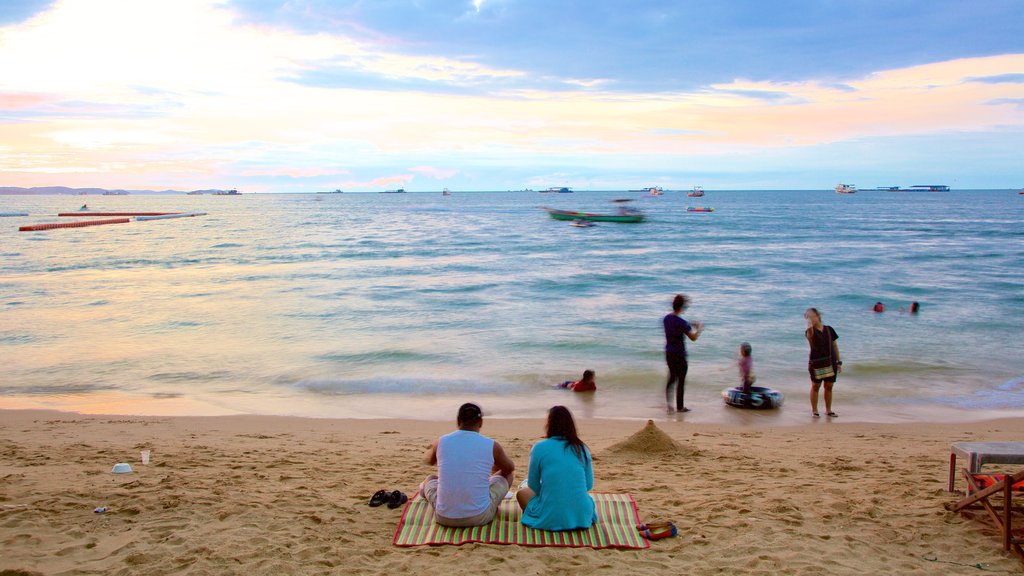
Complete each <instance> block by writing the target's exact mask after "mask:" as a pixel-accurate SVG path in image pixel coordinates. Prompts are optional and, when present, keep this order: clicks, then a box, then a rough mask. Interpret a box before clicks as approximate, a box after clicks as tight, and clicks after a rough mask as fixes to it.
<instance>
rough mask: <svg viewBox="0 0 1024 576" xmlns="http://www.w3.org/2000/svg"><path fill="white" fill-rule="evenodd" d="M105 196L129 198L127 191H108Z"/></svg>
mask: <svg viewBox="0 0 1024 576" xmlns="http://www.w3.org/2000/svg"><path fill="white" fill-rule="evenodd" d="M103 195H104V196H127V195H128V191H127V190H107V191H106V192H104V193H103Z"/></svg>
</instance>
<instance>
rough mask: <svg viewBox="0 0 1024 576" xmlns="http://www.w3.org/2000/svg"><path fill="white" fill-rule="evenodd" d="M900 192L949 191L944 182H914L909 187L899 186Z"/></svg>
mask: <svg viewBox="0 0 1024 576" xmlns="http://www.w3.org/2000/svg"><path fill="white" fill-rule="evenodd" d="M899 191H900V192H949V186H946V185H945V184H915V185H913V186H911V187H910V188H900V190H899Z"/></svg>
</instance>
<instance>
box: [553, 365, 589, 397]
mask: <svg viewBox="0 0 1024 576" xmlns="http://www.w3.org/2000/svg"><path fill="white" fill-rule="evenodd" d="M558 387H559V388H567V389H569V390H572V391H573V392H593V391H595V390H597V383H596V382H594V371H593V370H584V371H583V378H580V379H579V380H577V381H575V382H573V381H572V380H566V381H565V382H562V383H561V384H559V385H558Z"/></svg>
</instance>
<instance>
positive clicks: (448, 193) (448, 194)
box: [441, 188, 452, 196]
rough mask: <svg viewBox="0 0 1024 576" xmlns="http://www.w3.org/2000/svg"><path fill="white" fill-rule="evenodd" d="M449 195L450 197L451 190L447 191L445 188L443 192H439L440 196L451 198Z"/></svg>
mask: <svg viewBox="0 0 1024 576" xmlns="http://www.w3.org/2000/svg"><path fill="white" fill-rule="evenodd" d="M451 195H452V192H451V190H449V189H447V188H445V189H444V190H442V191H441V196H451Z"/></svg>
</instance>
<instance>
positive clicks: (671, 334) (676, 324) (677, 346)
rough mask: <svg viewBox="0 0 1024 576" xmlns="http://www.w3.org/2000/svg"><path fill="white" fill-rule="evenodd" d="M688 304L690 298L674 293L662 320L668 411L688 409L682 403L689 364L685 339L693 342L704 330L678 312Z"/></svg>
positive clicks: (699, 324) (702, 325) (684, 410)
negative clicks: (674, 394) (673, 392)
mask: <svg viewBox="0 0 1024 576" xmlns="http://www.w3.org/2000/svg"><path fill="white" fill-rule="evenodd" d="M689 305H690V299H689V298H687V297H686V296H685V295H683V294H676V297H675V298H674V299H673V300H672V313H671V314H667V315H666V316H665V319H664V320H663V324H664V325H665V362H666V363H667V364H668V383H667V384H665V401H666V402H667V403H668V411H669V412H673V411H678V412H689V411H690V409H689V408H687V407H686V405H685V404H683V395H684V394H685V392H686V372H687V370H688V369H689V364H687V362H686V339H687V338H689V339H690V340H693V341H694V342H696V341H697V338H699V337H700V334H701V332H703V331H704V324H702V323H700V322H694V323H693V325H692V326H691V325H690V323H689V322H687V321H686V320H684V319H683V317H682V316H680V314H681V313H682V312H683V310H686V307H687V306H689ZM672 384H675V385H676V400H675V408H674V409H673V407H672V404H673V403H672Z"/></svg>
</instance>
